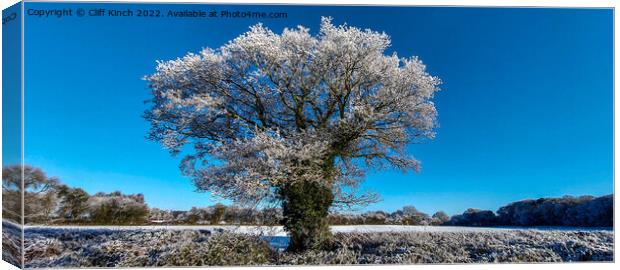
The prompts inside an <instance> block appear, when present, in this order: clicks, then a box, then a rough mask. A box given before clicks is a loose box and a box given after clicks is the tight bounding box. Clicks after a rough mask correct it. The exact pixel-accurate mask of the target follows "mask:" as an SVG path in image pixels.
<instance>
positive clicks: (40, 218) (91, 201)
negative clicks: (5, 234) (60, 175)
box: [2, 166, 149, 224]
mask: <svg viewBox="0 0 620 270" xmlns="http://www.w3.org/2000/svg"><path fill="white" fill-rule="evenodd" d="M21 173H22V168H21V166H6V167H4V168H3V169H2V196H3V200H2V204H3V209H2V214H3V217H4V218H6V219H9V220H12V221H15V222H17V223H21V218H22V214H21V194H22V187H21ZM23 173H24V185H23V186H24V187H23V188H24V189H23V194H24V205H23V207H24V209H23V210H24V211H23V212H24V213H23V214H24V215H23V218H24V222H25V223H26V224H63V223H70V224H144V223H146V222H147V217H148V213H149V208H148V206H147V205H146V203H145V202H144V196H143V195H142V194H129V195H127V194H122V193H121V192H120V191H115V192H112V193H103V192H99V193H96V194H94V195H90V194H88V193H87V192H86V191H84V190H83V189H81V188H72V187H69V186H67V185H65V184H62V183H61V182H60V180H58V179H57V178H50V177H47V176H46V175H45V173H44V172H43V171H42V170H41V169H39V168H35V167H32V166H24V167H23Z"/></svg>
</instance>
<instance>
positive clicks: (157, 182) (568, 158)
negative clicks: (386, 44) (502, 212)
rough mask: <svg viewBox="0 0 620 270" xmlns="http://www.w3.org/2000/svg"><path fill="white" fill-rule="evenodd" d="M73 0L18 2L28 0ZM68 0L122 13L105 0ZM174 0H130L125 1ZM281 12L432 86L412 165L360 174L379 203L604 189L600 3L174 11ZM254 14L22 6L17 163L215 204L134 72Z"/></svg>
mask: <svg viewBox="0 0 620 270" xmlns="http://www.w3.org/2000/svg"><path fill="white" fill-rule="evenodd" d="M43 7H45V8H51V7H56V8H59V7H73V8H77V7H78V6H77V5H75V4H73V5H68V4H49V3H47V4H46V3H36V4H35V3H28V4H27V6H26V9H28V8H43ZM79 7H82V8H85V9H87V10H88V9H90V8H113V7H116V8H119V9H122V8H127V7H128V6H121V5H118V4H117V5H112V4H106V5H101V4H87V5H81V6H79ZM137 7H143V8H148V7H151V8H157V9H161V10H168V9H171V8H172V6H167V7H165V6H158V5H151V6H147V5H142V6H137V5H133V6H132V8H134V9H136V8H137ZM200 7H201V8H203V9H205V10H218V11H220V10H224V9H229V10H252V11H266V12H271V11H275V12H287V13H288V18H287V19H266V20H262V22H263V23H264V24H265V25H266V26H268V27H269V28H271V29H273V30H274V31H276V32H281V31H282V29H283V28H284V27H295V26H297V25H300V24H301V25H304V26H307V27H309V28H311V29H312V30H313V31H314V32H316V30H317V28H318V25H319V22H320V17H321V16H331V17H333V18H334V23H336V24H341V23H344V22H346V23H348V24H349V25H353V26H357V27H361V28H372V29H373V30H377V31H385V32H386V33H388V34H389V35H390V36H391V37H392V43H393V46H392V47H391V49H390V52H389V53H391V52H392V51H396V52H398V54H399V55H400V56H405V57H409V56H412V55H417V56H419V57H421V59H422V60H423V61H424V63H426V64H427V65H428V70H429V71H430V73H432V74H434V75H436V76H439V77H440V78H441V79H442V80H443V81H444V84H443V85H442V91H441V92H439V93H438V94H437V96H436V99H435V102H436V105H437V109H438V111H439V122H440V127H439V128H438V129H437V138H436V139H435V140H433V141H430V142H429V143H426V144H423V145H415V146H412V147H411V148H410V151H411V153H413V154H414V155H415V156H416V157H417V158H418V159H419V160H421V161H422V164H423V169H422V171H421V172H420V173H418V174H415V173H410V174H401V173H399V172H396V171H382V172H371V173H370V174H369V175H368V178H367V181H366V182H365V184H364V186H365V187H368V188H371V189H374V190H375V191H377V192H378V193H380V194H381V196H382V198H383V201H382V202H380V203H377V204H374V205H372V206H370V207H368V208H367V209H364V210H368V209H372V210H374V209H384V210H389V211H392V210H395V209H398V208H400V207H402V206H403V205H415V206H416V207H418V209H420V210H422V211H426V212H429V213H432V212H434V211H437V210H445V211H447V212H448V213H450V214H455V213H460V212H462V211H464V210H465V209H467V208H469V207H473V208H483V209H491V210H496V209H497V208H498V207H499V206H502V205H504V204H506V203H508V202H511V201H515V200H519V199H525V198H537V197H547V196H562V195H565V194H568V195H584V194H591V195H604V194H610V193H612V192H613V163H612V162H613V119H612V117H613V114H612V110H613V99H612V97H613V84H612V83H613V81H612V80H613V77H612V76H613V74H612V68H613V66H612V64H613V62H612V60H613V59H612V54H613V51H612V44H613V37H612V20H613V17H612V16H613V14H612V10H610V9H607V10H603V9H587V10H573V9H490V8H395V7H389V8H387V7H326V6H323V7H304V6H293V7H289V6H254V7H250V8H246V7H242V6H189V5H187V6H175V7H174V8H173V9H175V10H181V9H184V8H188V9H189V8H200ZM257 22H259V20H255V19H222V18H217V19H208V18H206V19H205V18H200V19H193V18H171V19H170V18H158V19H152V18H140V17H129V18H112V17H103V18H94V17H85V18H78V17H66V18H61V19H57V18H47V19H45V18H35V17H31V16H26V36H25V40H26V45H25V49H26V59H25V71H26V78H25V80H26V108H25V113H26V127H25V144H26V149H25V156H26V162H27V163H29V164H32V165H35V166H39V167H41V168H42V169H44V170H45V171H46V172H47V173H48V174H49V175H51V176H57V177H59V178H61V180H62V181H63V182H65V183H67V184H69V185H72V186H78V187H82V188H84V189H85V190H86V191H88V192H91V193H94V192H97V191H106V192H109V191H114V190H121V191H123V192H125V193H137V192H141V193H143V194H144V195H145V197H146V201H147V203H148V204H149V205H150V206H152V207H159V208H168V209H189V208H190V207H191V206H194V205H195V206H205V205H210V204H213V203H215V202H216V201H214V200H211V197H210V196H209V194H205V193H197V192H195V191H194V187H193V186H192V185H191V181H190V180H189V179H187V178H184V177H183V176H181V174H180V173H179V169H178V164H179V158H173V157H171V156H170V155H169V154H168V153H167V151H165V150H164V149H162V147H161V146H160V145H159V144H157V143H156V142H152V141H148V140H146V139H145V135H146V133H147V130H148V128H149V126H148V123H147V122H146V121H145V120H144V119H143V118H142V117H141V115H142V113H143V111H144V110H145V109H146V108H147V105H146V104H144V101H145V100H147V99H148V98H149V89H148V88H147V84H146V83H145V82H144V81H143V80H141V78H142V77H143V76H144V75H147V74H150V73H153V71H154V68H155V60H168V59H173V58H176V57H180V56H183V55H185V54H186V53H187V52H197V51H199V50H200V49H201V48H203V47H212V48H215V47H219V46H220V45H222V44H223V43H225V42H227V41H228V40H230V39H232V38H234V37H236V36H238V35H239V34H241V33H243V32H245V31H246V30H247V29H248V26H250V25H253V24H255V23H257Z"/></svg>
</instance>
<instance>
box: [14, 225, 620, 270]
mask: <svg viewBox="0 0 620 270" xmlns="http://www.w3.org/2000/svg"><path fill="white" fill-rule="evenodd" d="M14 226H15V225H13V224H9V223H7V222H3V227H4V230H3V244H5V243H4V242H7V241H5V240H10V239H11V234H10V232H12V231H13V230H9V229H11V228H12V227H14ZM15 228H16V230H17V231H18V232H19V230H18V228H17V227H15ZM332 230H333V231H334V232H336V234H335V235H334V246H333V247H332V248H330V249H329V250H325V251H320V252H304V253H288V252H282V249H281V248H284V247H286V244H287V242H288V237H286V236H284V235H285V233H284V232H283V231H282V228H281V227H257V226H26V228H25V239H24V245H25V249H24V256H25V263H26V264H25V266H26V267H27V268H38V267H133V266H202V265H300V264H301V265H308V264H310V265H325V264H414V263H489V262H495V263H502V262H568V261H613V250H614V246H613V244H614V231H613V230H609V229H608V230H605V229H583V228H527V229H523V228H518V229H517V228H472V227H447V226H439V227H432V226H390V225H366V226H333V227H332ZM15 237H17V239H18V240H19V235H15ZM265 240H266V241H265ZM9 242H10V241H9ZM6 247H7V246H5V248H6ZM274 248H275V249H274ZM3 251H4V250H3ZM13 253H16V254H13ZM13 253H7V254H3V257H4V259H5V260H6V259H10V258H8V257H11V256H14V255H15V256H16V255H19V254H18V253H19V252H18V251H16V252H13ZM5 255H6V256H5ZM16 258H17V257H16Z"/></svg>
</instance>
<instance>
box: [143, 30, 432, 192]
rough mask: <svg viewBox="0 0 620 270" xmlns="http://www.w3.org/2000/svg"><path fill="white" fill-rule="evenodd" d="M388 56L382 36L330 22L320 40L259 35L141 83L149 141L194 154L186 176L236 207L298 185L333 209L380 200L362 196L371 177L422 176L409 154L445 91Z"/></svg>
mask: <svg viewBox="0 0 620 270" xmlns="http://www.w3.org/2000/svg"><path fill="white" fill-rule="evenodd" d="M389 46H390V38H389V36H388V35H387V34H385V33H379V32H375V31H372V30H368V29H367V30H362V29H359V28H356V27H351V26H347V25H341V26H334V25H333V24H332V22H331V19H330V18H323V19H322V21H321V27H320V31H319V33H318V34H317V35H314V36H313V35H311V33H310V30H309V29H308V28H305V27H303V26H298V27H297V28H296V29H284V31H283V32H282V33H281V34H276V33H274V32H272V31H271V30H269V29H267V28H266V27H264V26H263V25H261V24H257V25H255V26H252V27H250V30H249V31H248V32H246V33H244V34H242V35H240V36H239V37H237V38H235V39H233V40H231V41H230V42H228V43H227V44H225V45H223V46H221V47H220V48H217V49H211V48H206V49H204V50H202V51H201V52H200V53H198V54H194V53H189V54H187V55H186V56H184V57H182V58H178V59H176V60H171V61H159V62H158V65H157V72H156V73H155V74H152V75H150V76H147V77H146V78H145V79H146V80H147V81H148V82H149V86H150V88H151V89H152V95H153V98H152V100H151V103H150V104H151V107H150V109H149V110H147V111H146V113H145V117H146V119H148V120H149V121H150V123H151V130H150V133H149V138H151V139H153V140H156V141H159V142H161V143H162V144H163V145H164V146H165V147H166V148H167V149H169V150H170V151H171V152H172V153H173V154H178V153H180V152H184V153H187V154H185V158H184V159H183V162H182V165H181V168H182V170H183V172H184V173H185V174H187V175H190V176H192V177H193V180H194V183H195V185H196V187H197V188H198V190H201V191H211V192H212V193H213V194H215V195H220V196H223V197H226V198H231V199H234V200H236V201H237V202H259V201H262V200H265V199H274V198H275V197H276V192H275V191H274V189H273V187H278V186H281V185H283V184H285V183H290V182H292V181H318V182H320V184H321V185H326V186H329V187H330V188H332V189H333V190H334V194H335V196H336V199H335V202H340V203H345V204H346V203H360V202H364V201H368V200H373V199H374V198H375V197H374V196H372V194H369V193H360V192H358V190H357V187H358V183H359V182H360V180H361V179H363V176H364V174H363V172H364V170H365V169H367V168H369V167H378V168H381V167H383V166H385V165H391V166H394V167H396V168H400V169H403V170H411V169H413V170H418V169H419V168H420V163H419V162H418V161H417V160H416V159H415V158H413V157H412V156H410V155H408V154H407V153H406V149H405V148H406V145H408V144H410V143H415V142H418V141H419V140H420V139H423V138H433V136H434V132H433V128H434V127H435V126H436V115H437V113H436V110H435V106H434V104H433V102H432V101H431V99H432V97H433V94H434V93H435V92H436V91H437V90H438V85H439V84H440V80H439V79H438V78H437V77H434V76H431V75H429V74H428V73H427V72H426V67H425V65H424V64H423V63H422V61H421V60H420V59H418V58H417V57H411V58H400V57H398V56H397V54H396V53H393V54H391V55H386V54H385V51H386V49H387V48H388V47H389ZM186 145H190V146H193V149H192V150H188V149H190V148H186V147H184V146H186ZM182 150H187V152H186V151H182ZM345 190H346V192H345ZM356 194H357V195H358V196H356Z"/></svg>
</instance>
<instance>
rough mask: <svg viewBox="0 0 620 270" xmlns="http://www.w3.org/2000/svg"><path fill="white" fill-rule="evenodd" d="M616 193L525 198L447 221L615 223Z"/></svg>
mask: <svg viewBox="0 0 620 270" xmlns="http://www.w3.org/2000/svg"><path fill="white" fill-rule="evenodd" d="M613 207H614V197H613V195H606V196H601V197H593V196H580V197H573V196H564V197H562V198H541V199H537V200H523V201H518V202H513V203H510V204H508V205H506V206H503V207H501V208H500V209H499V210H497V213H494V212H492V211H490V210H479V209H467V210H466V211H465V212H464V213H463V214H460V215H455V216H453V217H452V218H450V220H449V221H447V222H446V223H445V224H444V225H454V226H570V227H613V221H614V220H613V214H614V209H613Z"/></svg>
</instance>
